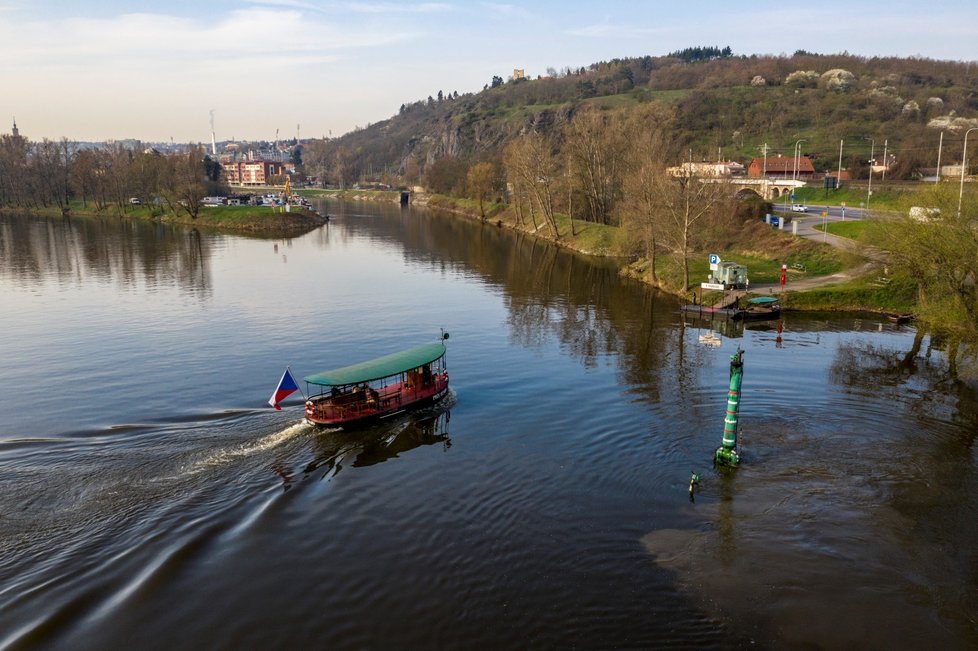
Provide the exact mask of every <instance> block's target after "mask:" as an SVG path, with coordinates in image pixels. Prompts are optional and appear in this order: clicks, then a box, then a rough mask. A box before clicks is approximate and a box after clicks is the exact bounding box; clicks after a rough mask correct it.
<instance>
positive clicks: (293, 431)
mask: <svg viewBox="0 0 978 651" xmlns="http://www.w3.org/2000/svg"><path fill="white" fill-rule="evenodd" d="M312 428H313V426H312V425H311V424H310V423H308V422H307V421H306V420H305V419H303V420H301V421H299V422H297V423H293V424H292V425H289V426H288V427H286V428H285V429H282V430H279V431H277V432H273V433H272V434H269V435H267V436H263V437H262V438H260V439H258V440H257V441H248V442H246V443H241V444H239V445H235V446H232V447H228V448H224V449H220V450H217V451H215V452H214V453H213V454H211V455H210V456H208V457H207V458H206V459H201V460H200V461H197V462H196V463H195V464H194V465H193V466H192V467H191V468H190V469H189V471H188V473H189V474H196V473H198V472H200V471H202V470H205V469H209V468H214V467H217V466H222V465H225V464H227V463H229V462H231V461H234V460H236V459H241V458H244V457H249V456H251V455H253V454H258V453H261V452H265V451H267V450H271V449H272V448H276V447H278V446H280V445H282V444H283V443H285V442H286V441H289V440H291V439H293V438H295V437H296V436H298V435H300V434H303V433H305V432H308V431H309V430H310V429H312Z"/></svg>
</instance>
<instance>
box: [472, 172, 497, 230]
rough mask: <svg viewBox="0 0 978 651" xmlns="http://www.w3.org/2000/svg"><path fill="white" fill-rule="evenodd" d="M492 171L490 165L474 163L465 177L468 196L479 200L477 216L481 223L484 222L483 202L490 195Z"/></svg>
mask: <svg viewBox="0 0 978 651" xmlns="http://www.w3.org/2000/svg"><path fill="white" fill-rule="evenodd" d="M493 171H494V170H493V166H492V163H476V164H475V165H473V166H472V167H470V168H469V172H468V174H467V175H466V184H467V185H468V189H469V195H471V196H472V197H473V198H474V199H478V200H479V215H480V216H481V217H482V221H485V220H486V208H485V200H486V198H488V197H489V195H490V193H492V187H493V182H492V181H493Z"/></svg>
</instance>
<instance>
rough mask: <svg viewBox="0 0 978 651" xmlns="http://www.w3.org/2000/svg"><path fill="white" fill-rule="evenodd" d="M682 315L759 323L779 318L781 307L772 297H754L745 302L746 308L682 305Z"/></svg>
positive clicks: (694, 304)
mask: <svg viewBox="0 0 978 651" xmlns="http://www.w3.org/2000/svg"><path fill="white" fill-rule="evenodd" d="M681 310H682V312H683V314H688V315H690V316H697V317H700V318H703V319H730V320H733V321H737V320H744V321H761V320H763V319H776V318H778V317H779V316H781V306H780V305H779V304H778V299H776V298H774V297H773V296H756V297H754V298H751V299H748V300H747V307H746V308H743V307H739V306H737V305H736V304H733V305H724V306H710V305H699V304H696V303H691V304H689V305H683V306H682V308H681Z"/></svg>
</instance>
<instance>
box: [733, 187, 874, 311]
mask: <svg viewBox="0 0 978 651" xmlns="http://www.w3.org/2000/svg"><path fill="white" fill-rule="evenodd" d="M809 208H810V209H815V208H817V209H818V213H816V214H812V213H811V212H809V213H807V215H801V214H798V213H789V214H791V215H792V218H793V219H795V220H796V221H797V222H798V237H804V238H805V239H808V240H814V241H816V242H824V243H825V244H828V245H829V246H834V247H835V248H837V249H843V250H845V251H849V252H852V253H856V254H858V255H861V256H864V257H866V258H869V260H868V261H867V262H866V263H864V264H861V265H859V266H858V267H852V268H851V269H844V270H842V271H839V272H837V273H834V274H830V275H828V276H817V277H814V278H800V279H798V280H793V279H792V278H791V277H790V275H789V278H788V282H787V284H786V285H785V289H786V290H788V291H804V290H806V289H817V288H820V287H826V286H828V285H835V284H838V283H843V282H846V281H849V280H852V279H853V278H856V277H858V276H865V275H867V274H870V273H872V272H873V271H874V270H880V269H882V268H883V267H884V263H885V262H886V257H887V253H886V251H884V250H882V249H879V248H877V247H875V246H865V245H861V244H859V243H858V242H856V241H855V240H851V239H849V238H848V237H839V236H838V235H832V234H831V233H826V232H825V231H822V230H816V228H815V226H821V225H822V224H823V223H828V222H837V221H844V219H843V217H842V215H841V213H840V212H839V211H838V209H836V210H835V214H832V210H829V215H827V216H826V217H824V218H823V217H821V211H822V209H823V207H822V206H809ZM852 212H853V211H851V210H850V211H848V212H847V215H848V219H849V221H853V220H852ZM859 213H860V216H862V214H863V211H859ZM791 228H792V227H791V226H790V225H789V224H786V225H785V228H784V232H785V233H791V232H792V231H791ZM750 289H751V291H753V292H760V293H769V294H774V293H777V292H780V291H781V284H780V283H757V284H756V285H754V284H752V285H751V286H750Z"/></svg>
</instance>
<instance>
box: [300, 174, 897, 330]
mask: <svg viewBox="0 0 978 651" xmlns="http://www.w3.org/2000/svg"><path fill="white" fill-rule="evenodd" d="M306 192H309V193H310V194H309V195H308V196H329V197H336V198H339V199H351V198H354V197H355V198H357V199H359V200H368V201H369V200H374V201H393V200H395V199H394V197H393V196H392V195H394V193H393V192H390V191H388V192H383V191H371V190H356V191H353V190H346V191H339V190H325V191H324V190H304V191H303V193H304V194H305V193H306ZM412 201H415V203H418V204H420V205H427V206H429V207H431V208H434V209H438V210H444V211H448V212H452V213H455V214H459V215H464V216H466V217H468V218H471V219H477V220H478V219H481V216H480V212H479V204H478V202H477V201H475V200H472V199H458V198H455V197H448V196H443V195H415V196H414V197H413V198H412ZM484 208H485V212H486V221H487V223H489V224H492V225H494V226H501V227H506V228H512V229H514V230H519V231H523V232H527V233H531V234H534V235H537V236H539V237H541V238H543V239H546V240H551V241H552V239H553V237H552V234H551V231H550V228H549V226H547V225H546V223H545V222H544V221H543V219H542V218H541V217H540V216H537V219H536V224H535V225H534V223H533V221H532V220H531V219H530V218H529V216H526V217H525V218H524V220H523V222H522V223H520V222H518V221H517V219H516V214H515V212H514V211H513V210H512V209H511V208H510V207H508V206H506V205H505V204H496V203H489V202H487V203H486V204H485V205H484ZM556 222H557V228H558V232H559V233H560V238H559V240H558V242H557V244H558V245H559V246H562V247H566V248H569V249H572V250H575V251H579V252H581V253H585V254H588V255H597V256H606V257H607V256H613V257H622V258H623V260H624V256H623V252H624V251H626V250H627V243H626V242H625V241H624V237H625V235H624V233H623V230H622V229H620V228H618V227H616V226H606V225H603V224H595V223H592V222H582V221H579V220H575V221H574V224H573V233H572V232H571V231H572V229H571V221H570V219H569V218H568V217H567V216H566V215H563V214H558V215H557V216H556ZM865 224H866V222H862V221H851V222H836V223H832V224H829V227H830V229H829V232H833V233H835V232H836V229H838V231H839V232H838V233H837V234H839V235H842V236H844V237H853V238H855V237H857V236H858V235H859V234H860V233H861V232H862V230H863V229H864V228H865ZM723 243H724V246H723V247H722V248H718V249H717V250H716V251H714V252H715V253H718V254H719V255H720V257H721V258H722V259H723V260H730V261H733V262H737V263H739V264H743V265H745V266H747V268H748V270H749V275H750V279H751V282H752V283H758V284H760V283H776V282H777V281H778V280H779V278H780V274H781V265H782V264H786V265H788V275H789V278H790V279H791V280H802V279H808V278H818V277H820V276H826V275H830V274H833V273H837V272H839V271H842V270H844V269H848V268H852V267H857V266H859V265H860V264H862V263H864V262H865V260H864V259H863V258H862V257H860V256H858V255H855V254H852V253H848V252H846V251H843V250H841V249H837V248H833V247H831V246H828V245H825V244H822V243H819V242H815V241H811V240H806V239H803V238H799V237H795V236H793V235H791V234H790V233H786V232H784V231H779V230H777V229H774V228H771V227H770V226H768V225H766V224H763V223H760V222H757V223H755V222H748V223H745V224H743V225H742V226H739V227H737V228H735V229H732V230H731V232H730V233H728V234H727V237H725V238H723ZM708 273H709V261H708V254H707V253H694V254H693V255H692V257H691V259H690V264H689V275H690V283H691V284H692V285H693V286H699V283H700V282H701V281H702V280H705V279H706V277H707V274H708ZM622 274H623V275H625V276H629V277H632V278H636V279H639V280H642V281H643V282H651V279H650V273H649V266H648V261H647V260H637V261H632V262H629V263H625V262H623V264H622ZM657 275H658V278H659V280H658V282H657V283H656V285H657V286H658V287H659V288H660V289H663V290H665V291H667V292H670V293H673V294H676V295H679V296H686V295H687V294H688V293H687V292H683V291H681V290H680V289H679V287H680V285H681V284H682V266H681V264H680V260H679V259H677V258H676V257H675V256H669V255H665V254H663V255H660V256H659V262H658V269H657ZM914 298H915V294H914V289H913V285H912V283H910V282H909V281H895V280H894V281H891V282H889V283H880V282H877V280H876V279H875V278H862V279H857V280H854V281H851V282H848V283H842V284H838V285H833V286H831V287H827V288H823V289H811V290H806V291H796V292H788V293H787V295H786V298H785V303H784V307H785V309H791V310H817V311H871V312H900V313H903V312H910V311H912V309H913V305H914Z"/></svg>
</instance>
